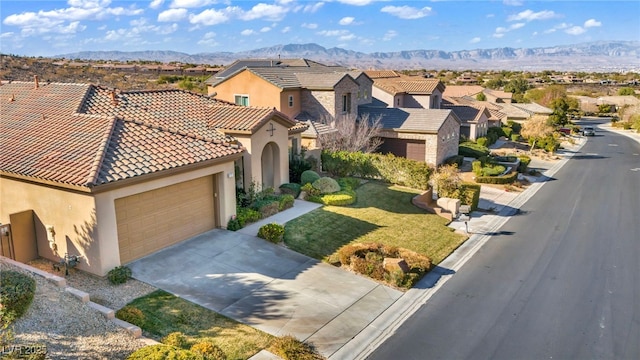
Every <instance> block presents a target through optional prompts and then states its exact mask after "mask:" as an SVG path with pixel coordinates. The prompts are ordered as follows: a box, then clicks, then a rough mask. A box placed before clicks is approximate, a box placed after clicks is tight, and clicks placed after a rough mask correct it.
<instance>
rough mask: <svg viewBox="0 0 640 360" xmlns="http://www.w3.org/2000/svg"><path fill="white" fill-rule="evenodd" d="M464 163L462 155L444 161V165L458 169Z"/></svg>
mask: <svg viewBox="0 0 640 360" xmlns="http://www.w3.org/2000/svg"><path fill="white" fill-rule="evenodd" d="M463 163H464V156H462V155H453V156H450V157H448V158H446V159H445V161H444V165H453V164H456V165H458V168H460V167H461V166H462V164H463Z"/></svg>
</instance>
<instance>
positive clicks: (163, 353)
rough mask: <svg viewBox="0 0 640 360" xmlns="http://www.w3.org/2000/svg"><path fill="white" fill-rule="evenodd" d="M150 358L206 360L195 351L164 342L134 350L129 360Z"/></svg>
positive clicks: (146, 359)
mask: <svg viewBox="0 0 640 360" xmlns="http://www.w3.org/2000/svg"><path fill="white" fill-rule="evenodd" d="M148 359H175V360H204V357H203V356H202V355H200V354H196V353H194V352H193V351H189V350H184V349H178V348H176V347H174V346H170V345H164V344H158V345H149V346H145V347H143V348H140V349H138V350H136V351H134V352H133V353H132V354H131V355H129V357H127V360H148Z"/></svg>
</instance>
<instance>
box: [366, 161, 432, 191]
mask: <svg viewBox="0 0 640 360" xmlns="http://www.w3.org/2000/svg"><path fill="white" fill-rule="evenodd" d="M372 160H373V161H372V165H373V166H374V167H375V168H376V169H377V172H378V174H379V176H380V177H381V178H382V180H384V181H386V182H388V183H391V184H395V185H401V186H406V187H410V188H413V189H419V190H427V189H428V188H429V179H430V178H431V175H432V174H433V172H434V168H433V167H432V166H431V165H429V164H427V163H425V162H423V161H415V160H411V159H407V158H404V157H398V156H395V155H393V154H386V155H380V154H374V155H372Z"/></svg>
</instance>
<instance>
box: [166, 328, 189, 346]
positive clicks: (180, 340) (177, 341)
mask: <svg viewBox="0 0 640 360" xmlns="http://www.w3.org/2000/svg"><path fill="white" fill-rule="evenodd" d="M161 342H162V343H163V344H165V345H169V346H175V347H177V348H180V349H184V348H187V347H189V340H188V339H187V337H186V336H185V335H184V334H183V333H181V332H179V331H175V332H172V333H170V334H169V335H167V336H165V337H163V338H162V340H161Z"/></svg>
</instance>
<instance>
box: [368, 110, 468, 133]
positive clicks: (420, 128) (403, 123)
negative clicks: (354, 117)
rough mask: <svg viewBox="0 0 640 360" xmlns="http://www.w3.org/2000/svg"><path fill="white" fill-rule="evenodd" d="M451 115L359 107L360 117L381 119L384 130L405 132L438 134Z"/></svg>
mask: <svg viewBox="0 0 640 360" xmlns="http://www.w3.org/2000/svg"><path fill="white" fill-rule="evenodd" d="M451 114H452V111H451V110H449V109H422V108H379V107H367V106H360V107H358V115H359V116H360V117H364V116H367V115H368V116H369V119H370V120H374V119H376V118H378V117H380V119H381V120H380V121H381V123H382V128H383V129H386V130H394V131H405V132H424V133H437V132H438V130H439V129H440V128H441V127H442V125H443V124H444V122H445V121H446V120H447V118H449V116H450V115H451ZM454 118H456V120H457V121H460V120H459V119H457V117H455V115H454Z"/></svg>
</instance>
